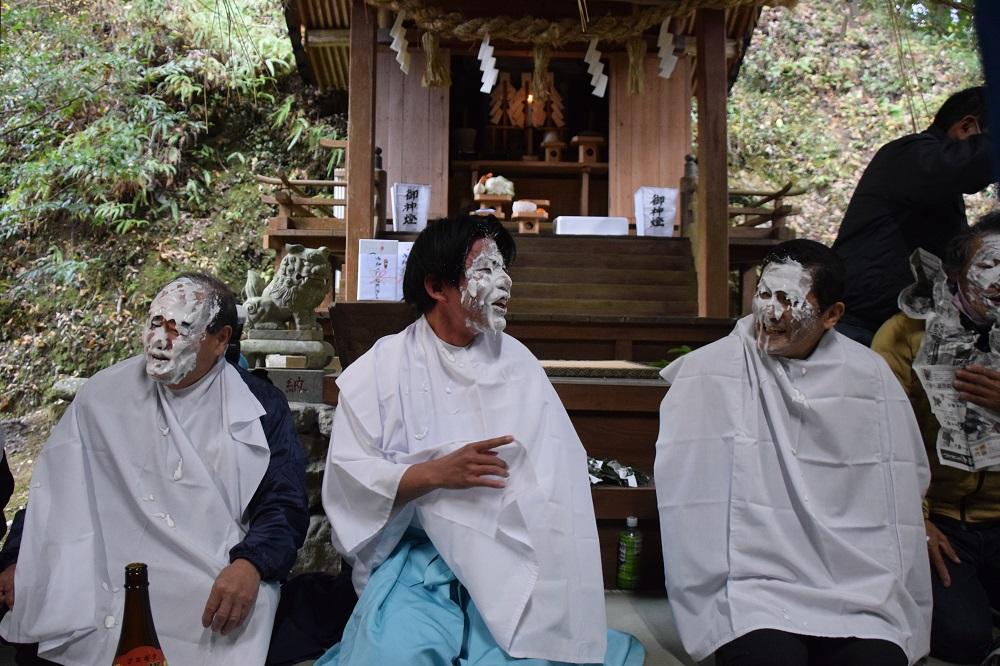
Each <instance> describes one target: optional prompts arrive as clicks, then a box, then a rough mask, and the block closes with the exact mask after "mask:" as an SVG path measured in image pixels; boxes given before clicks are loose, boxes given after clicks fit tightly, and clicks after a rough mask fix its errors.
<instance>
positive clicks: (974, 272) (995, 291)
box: [965, 234, 1000, 322]
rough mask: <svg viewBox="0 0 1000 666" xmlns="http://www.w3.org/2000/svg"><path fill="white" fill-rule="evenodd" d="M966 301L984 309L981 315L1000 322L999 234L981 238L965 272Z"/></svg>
mask: <svg viewBox="0 0 1000 666" xmlns="http://www.w3.org/2000/svg"><path fill="white" fill-rule="evenodd" d="M965 278H966V281H967V283H968V290H969V293H968V294H967V297H968V299H969V300H970V301H971V302H972V303H973V304H974V305H977V306H981V307H982V308H983V309H984V312H983V314H984V315H985V316H987V317H989V318H990V319H993V320H994V321H997V322H1000V234H991V235H989V236H986V237H984V238H983V240H982V242H981V244H980V246H979V249H978V250H976V253H975V254H974V255H973V256H972V260H971V261H969V268H968V269H967V270H966V271H965Z"/></svg>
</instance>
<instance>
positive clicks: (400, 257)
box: [396, 241, 413, 301]
mask: <svg viewBox="0 0 1000 666" xmlns="http://www.w3.org/2000/svg"><path fill="white" fill-rule="evenodd" d="M412 247H413V242H412V241H399V242H398V244H397V249H396V258H397V259H396V265H397V266H398V269H397V277H396V300H397V301H401V300H403V278H404V277H405V276H406V261H407V260H408V259H409V258H410V249H411V248H412Z"/></svg>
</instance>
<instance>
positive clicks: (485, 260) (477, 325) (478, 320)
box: [462, 238, 513, 333]
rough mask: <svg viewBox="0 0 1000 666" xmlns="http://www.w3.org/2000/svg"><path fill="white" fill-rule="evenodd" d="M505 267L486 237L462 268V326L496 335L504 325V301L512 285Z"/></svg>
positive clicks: (495, 248) (497, 250)
mask: <svg viewBox="0 0 1000 666" xmlns="http://www.w3.org/2000/svg"><path fill="white" fill-rule="evenodd" d="M505 268H506V267H505V266H504V261H503V255H502V254H500V250H499V248H497V244H496V242H495V241H493V240H492V239H490V238H487V239H485V240H484V242H483V244H482V248H481V250H480V252H479V254H477V255H476V256H474V257H473V258H472V262H471V263H470V264H469V267H468V268H466V269H465V284H464V285H463V286H462V307H463V308H464V309H465V324H466V326H468V327H469V328H471V329H472V330H474V331H476V332H477V333H487V332H490V333H499V332H501V331H502V330H503V329H504V328H505V327H506V326H507V319H506V317H507V299H509V298H510V288H511V285H512V284H513V283H512V282H511V279H510V276H509V275H507V271H506V270H505Z"/></svg>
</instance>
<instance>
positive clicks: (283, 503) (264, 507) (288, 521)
mask: <svg viewBox="0 0 1000 666" xmlns="http://www.w3.org/2000/svg"><path fill="white" fill-rule="evenodd" d="M240 374H241V375H242V376H243V381H245V382H246V383H247V386H249V387H250V390H251V392H253V394H254V396H256V398H257V399H258V400H259V401H260V403H261V405H263V407H264V409H265V410H266V411H267V414H265V415H264V416H262V417H261V424H262V425H263V426H264V434H265V436H266V437H267V444H268V446H269V447H270V449H271V460H270V462H269V463H268V466H267V472H265V474H264V478H263V479H262V480H261V482H260V486H258V488H257V492H255V493H254V496H253V498H252V499H251V500H250V504H249V505H248V506H247V510H246V513H245V514H244V520H245V521H246V522H247V523H248V525H249V527H248V531H247V535H246V537H245V538H244V539H243V541H242V542H240V543H239V544H237V545H236V546H234V547H233V548H232V549H231V550H230V551H229V560H230V561H231V562H232V561H234V560H236V559H240V558H242V559H245V560H249V561H250V562H251V563H252V564H253V565H254V566H255V567H257V570H258V571H259V572H260V577H261V579H262V580H265V581H283V580H284V579H285V578H287V577H288V572H289V570H291V568H292V565H293V564H295V555H296V553H297V552H298V549H299V547H300V546H301V545H302V543H303V541H305V537H306V530H307V529H308V527H309V505H308V501H307V499H306V490H305V474H306V457H305V452H304V451H303V450H302V444H301V443H300V442H299V438H298V435H297V434H296V433H295V425H294V423H293V420H292V413H291V411H290V410H289V408H288V402H287V400H285V396H284V395H283V394H282V393H281V392H280V391H279V390H278V389H276V388H274V387H273V386H271V385H270V384H268V383H266V382H264V381H262V380H260V379H258V378H256V377H253V376H252V375H250V374H249V373H247V372H245V371H243V370H242V369H241V370H240Z"/></svg>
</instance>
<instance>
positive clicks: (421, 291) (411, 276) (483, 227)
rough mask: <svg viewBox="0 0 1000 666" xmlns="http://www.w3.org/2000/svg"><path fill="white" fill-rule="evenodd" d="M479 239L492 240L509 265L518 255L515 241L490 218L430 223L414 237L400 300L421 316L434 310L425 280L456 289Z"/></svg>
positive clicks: (443, 220) (469, 217)
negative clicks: (438, 282) (434, 279)
mask: <svg viewBox="0 0 1000 666" xmlns="http://www.w3.org/2000/svg"><path fill="white" fill-rule="evenodd" d="M480 238H489V239H492V240H493V241H495V242H496V244H497V249H498V250H500V254H501V255H502V256H503V260H504V263H506V264H507V265H508V266H509V265H510V264H511V262H513V261H514V257H515V256H516V255H517V248H516V247H515V246H514V239H513V238H512V237H511V235H510V233H509V232H508V231H507V230H506V229H504V228H503V225H502V224H500V222H499V221H498V220H497V219H496V218H495V217H493V216H492V215H487V216H479V215H461V216H459V217H453V218H445V219H440V220H437V221H433V222H429V223H428V224H427V228H426V229H424V230H423V231H421V232H420V235H419V236H417V240H416V241H415V242H414V243H413V248H412V249H411V250H410V257H409V259H407V260H406V273H405V274H404V276H403V300H404V301H406V302H407V303H409V304H410V305H412V306H413V307H415V308H416V309H417V312H419V313H420V314H425V313H427V312H430V311H431V310H433V309H434V304H435V303H436V301H435V300H434V299H433V298H431V297H430V294H428V293H427V290H426V289H425V288H424V278H426V277H436V278H439V279H441V280H444V281H445V282H447V283H448V284H450V285H453V286H456V287H457V286H458V283H459V282H460V281H461V279H462V276H463V275H464V274H465V258H466V256H467V255H468V254H469V248H471V247H472V244H473V243H475V242H476V241H477V240H478V239H480Z"/></svg>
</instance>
